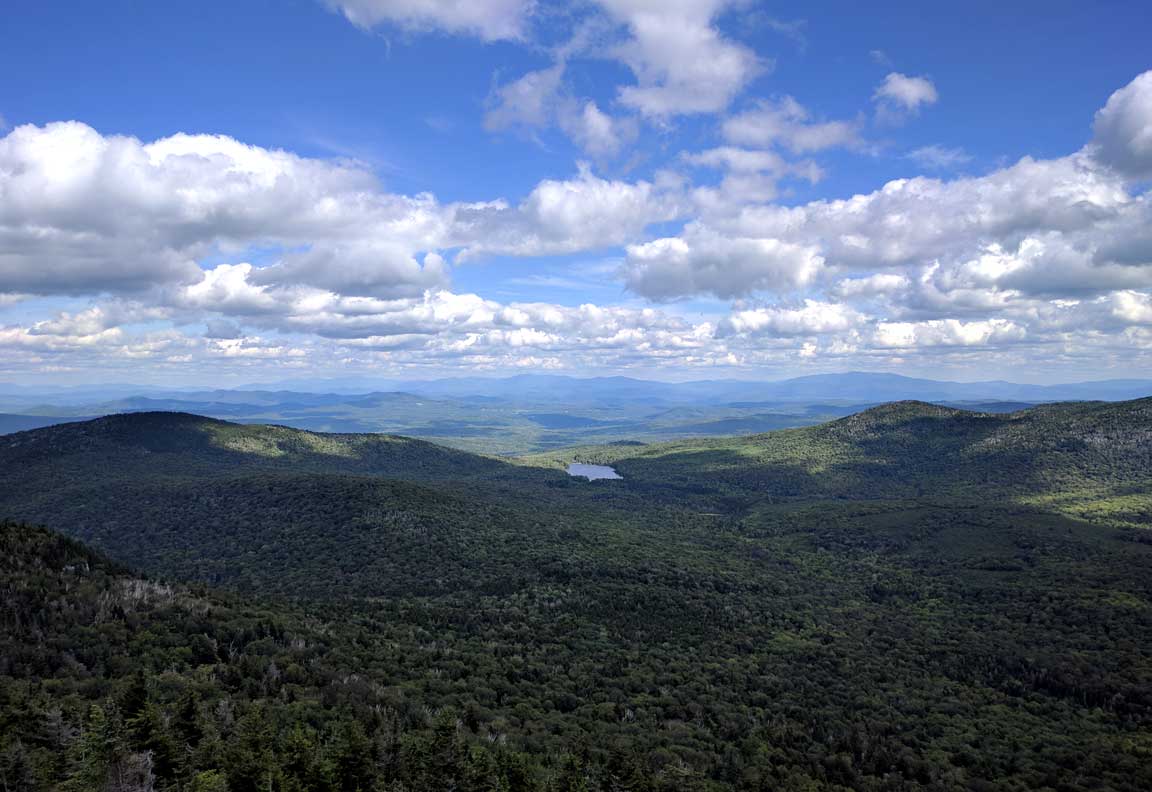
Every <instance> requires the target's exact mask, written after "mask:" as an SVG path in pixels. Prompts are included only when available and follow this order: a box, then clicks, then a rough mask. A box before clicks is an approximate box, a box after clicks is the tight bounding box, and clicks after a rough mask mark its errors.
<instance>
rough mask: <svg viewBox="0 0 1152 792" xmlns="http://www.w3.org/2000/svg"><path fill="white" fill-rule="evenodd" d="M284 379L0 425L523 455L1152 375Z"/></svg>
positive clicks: (992, 401) (20, 406)
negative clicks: (113, 424) (156, 430)
mask: <svg viewBox="0 0 1152 792" xmlns="http://www.w3.org/2000/svg"><path fill="white" fill-rule="evenodd" d="M354 385H357V383H354V382H351V381H342V382H327V383H317V382H314V381H313V382H286V383H278V384H277V385H275V386H262V387H257V386H253V387H248V388H239V389H212V390H194V389H187V390H172V389H168V390H165V389H160V388H155V387H141V386H133V385H125V384H115V385H108V386H83V387H76V388H50V389H36V388H31V387H27V386H18V385H3V384H0V434H6V433H10V432H15V431H22V430H25V429H31V428H36V427H39V426H47V425H52V424H55V423H61V422H64V421H75V420H80V419H83V418H89V417H92V416H96V415H107V414H114V413H127V412H144V411H174V412H189V413H196V414H198V415H207V416H211V417H215V418H222V419H227V420H232V421H239V422H242V423H276V424H284V425H287V426H292V427H295V428H298V429H307V430H311V431H324V432H390V433H397V434H405V435H412V436H417V437H423V438H427V439H431V440H435V441H437V442H441V443H445V444H448V445H453V446H456V447H460V448H465V449H469V450H474V451H485V452H494V453H525V452H533V451H541V450H547V449H549V448H559V447H563V446H568V445H576V444H584V443H596V442H614V441H619V440H643V441H646V442H647V441H654V440H672V439H677V438H685V437H690V436H695V435H722V434H735V433H744V434H748V433H756V432H765V431H770V430H774V429H783V428H790V427H797V426H807V425H811V424H814V423H819V422H821V421H826V420H830V419H833V418H838V417H842V416H844V415H848V414H850V413H853V412H858V411H859V410H862V409H866V408H868V407H871V406H874V405H876V404H881V403H885V402H890V401H900V400H906V399H916V400H919V401H925V402H932V403H936V404H942V405H946V406H953V407H962V408H965V409H970V410H975V411H980V412H994V413H1006V412H1014V411H1017V410H1021V409H1025V408H1027V407H1029V406H1032V405H1035V404H1040V403H1046V402H1056V401H1090V400H1098V401H1122V400H1127V399H1134V398H1141V397H1143V396H1148V395H1150V394H1152V379H1114V380H1102V381H1097V382H1081V383H1070V384H1063V385H1027V384H1018V383H1011V382H1003V381H989V382H946V381H938V380H930V379H917V378H913V377H904V376H900V375H897V374H877V373H867V372H848V373H843V374H817V375H812V376H807V377H798V378H795V379H788V380H782V381H778V382H747V381H740V380H701V381H696V382H678V383H671V382H657V381H651V380H640V379H633V378H629V377H592V378H578V377H569V376H561V375H549V374H524V375H517V376H513V377H502V378H485V377H463V378H455V379H441V380H413V381H390V382H360V383H358V385H359V387H358V389H357V388H355V387H353V386H354Z"/></svg>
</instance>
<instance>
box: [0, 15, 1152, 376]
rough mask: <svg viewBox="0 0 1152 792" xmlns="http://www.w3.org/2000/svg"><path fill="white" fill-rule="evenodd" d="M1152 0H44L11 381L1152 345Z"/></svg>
mask: <svg viewBox="0 0 1152 792" xmlns="http://www.w3.org/2000/svg"><path fill="white" fill-rule="evenodd" d="M1150 34H1152V23H1150V22H1149V19H1148V15H1147V7H1146V4H1145V3H1141V2H1108V3H1101V4H1093V5H1091V6H1088V5H1086V4H1082V3H1075V4H1074V3H1062V2H1057V3H1013V4H1008V5H1005V4H1003V3H997V4H992V3H979V2H978V3H973V4H966V5H965V7H964V10H963V13H961V12H960V11H957V10H949V9H929V10H925V9H924V7H923V4H912V3H877V4H869V7H868V8H866V9H864V8H862V7H861V6H860V4H858V3H848V2H840V3H835V2H821V3H803V4H801V3H760V2H739V1H736V2H726V1H725V0H661V1H660V2H657V0H596V2H592V1H591V0H589V2H582V3H552V2H546V1H545V0H540V1H539V2H530V0H472V1H471V2H467V3H462V2H459V1H458V0H330V1H329V2H320V0H289V1H288V2H276V3H272V2H264V1H261V0H243V1H241V2H228V3H225V2H205V3H201V4H196V5H195V7H192V6H189V5H187V4H168V3H165V4H154V3H140V2H127V1H125V0H119V1H117V0H112V1H111V2H105V3H100V4H94V3H80V2H75V3H64V2H53V1H52V0H48V1H46V2H41V3H35V4H24V5H22V6H21V7H20V8H19V9H18V10H15V11H11V12H10V13H8V14H6V20H5V26H4V29H3V32H0V381H8V382H24V383H49V382H52V383H76V384H81V383H93V382H110V381H135V382H141V383H153V384H171V385H184V384H200V383H204V382H214V383H215V384H220V385H227V384H238V383H249V382H261V381H275V380H280V379H298V378H301V377H313V378H318V379H319V378H326V377H341V378H347V377H381V378H388V377H403V378H414V377H431V376H451V375H454V374H467V375H474V374H485V373H490V374H507V373H516V372H523V371H554V372H559V373H571V374H589V375H590V374H605V373H624V374H631V375H634V376H644V377H653V378H660V379H700V378H715V377H737V378H754V379H776V378H783V377H788V376H796V375H802V374H808V373H818V372H827V371H843V370H860V369H864V370H875V371H891V372H897V373H904V374H910V375H919V376H933V377H941V378H953V379H990V378H1005V379H1012V380H1016V381H1032V382H1052V381H1069V380H1078V379H1094V378H1106V377H1133V376H1148V375H1152V207H1150V196H1149V193H1148V187H1149V184H1150V183H1152V71H1149V69H1152V61H1150V60H1149V50H1148V47H1147V41H1148V40H1149V38H1150Z"/></svg>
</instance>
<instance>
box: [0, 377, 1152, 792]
mask: <svg viewBox="0 0 1152 792" xmlns="http://www.w3.org/2000/svg"><path fill="white" fill-rule="evenodd" d="M570 461H584V462H598V463H604V464H611V465H613V466H614V467H615V468H616V470H618V471H619V472H620V474H621V475H622V476H623V479H621V480H618V481H594V482H588V481H582V480H576V479H572V478H570V477H568V476H567V475H566V474H565V473H564V472H563V466H564V465H565V464H566V463H567V462H570ZM0 517H2V518H4V519H5V521H4V522H3V524H2V527H0V542H2V546H3V553H2V554H0V592H2V596H0V620H2V621H3V632H2V637H0V640H2V641H3V646H2V647H0V789H4V790H5V792H8V791H9V790H12V791H15V790H105V789H107V790H118V791H119V790H125V791H126V790H150V789H151V790H161V791H169V790H170V791H178V792H191V791H195V792H207V791H208V790H212V791H213V792H220V791H221V790H229V791H230V792H248V791H249V790H251V791H252V792H257V790H260V791H263V790H282V791H283V792H289V791H294V790H348V791H349V792H352V791H353V790H361V791H362V792H368V790H390V791H392V792H402V791H403V792H416V791H417V790H429V791H431V790H461V791H462V792H463V791H464V790H508V791H509V792H512V791H513V790H540V791H541V792H545V791H553V790H555V791H556V792H560V791H561V790H563V791H564V792H569V791H572V790H587V792H600V791H607V790H651V791H652V792H656V791H657V790H716V791H717V792H718V791H719V790H729V789H735V790H777V789H781V790H848V789H861V790H889V789H891V790H919V789H925V790H928V789H931V790H945V789H949V790H950V789H971V790H1018V789H1051V790H1059V791H1060V792H1063V791H1065V790H1094V789H1112V790H1140V789H1152V575H1149V571H1150V569H1152V533H1150V532H1149V531H1150V528H1152V400H1147V399H1145V400H1138V401H1133V402H1124V403H1114V404H1104V403H1081V404H1060V405H1048V406H1044V407H1037V408H1033V409H1030V410H1025V411H1022V412H1018V413H1012V414H1007V415H991V414H982V413H971V412H966V411H963V410H955V409H949V408H943V407H935V406H932V405H927V404H922V403H915V402H904V403H898V404H892V405H886V406H884V407H879V408H875V409H872V410H868V411H866V412H863V413H860V414H858V415H854V416H850V417H848V418H844V419H840V420H837V421H833V422H831V423H828V424H824V425H820V426H815V427H806V428H801V429H790V430H784V431H779V432H771V433H768V434H763V435H754V436H750V437H740V438H709V439H706V440H700V441H678V442H674V443H660V444H649V445H644V444H638V443H616V444H610V445H604V446H595V447H586V448H575V449H566V450H561V451H556V452H551V453H548V454H545V455H540V456H536V457H527V458H523V459H519V460H508V459H501V458H495V457H485V456H480V455H474V454H469V453H464V452H462V451H456V450H451V449H446V448H442V447H440V446H436V445H432V444H429V443H425V442H421V441H418V440H410V439H407V438H401V437H392V436H384V435H324V434H315V433H309V432H304V431H298V430H292V429H286V428H282V427H267V426H238V425H235V424H229V423H226V422H223V421H214V420H210V419H203V418H198V417H195V416H189V415H182V414H174V413H143V414H135V415H121V416H110V417H108V418H103V419H97V420H95V421H88V422H82V423H74V424H63V425H59V426H53V427H49V428H45V429H37V430H33V431H30V432H22V433H17V434H13V435H9V436H6V437H3V438H0Z"/></svg>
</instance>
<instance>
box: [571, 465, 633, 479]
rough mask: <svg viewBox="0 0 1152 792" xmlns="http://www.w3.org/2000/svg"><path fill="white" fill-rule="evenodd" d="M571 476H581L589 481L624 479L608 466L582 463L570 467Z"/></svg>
mask: <svg viewBox="0 0 1152 792" xmlns="http://www.w3.org/2000/svg"><path fill="white" fill-rule="evenodd" d="M568 475H569V476H581V477H583V478H586V479H588V480H589V481H595V480H596V479H618V478H624V477H623V476H621V475H620V474H619V473H617V472H616V471H615V470H613V469H612V468H610V467H608V466H607V465H585V464H583V463H582V462H573V463H572V464H571V465H569V466H568Z"/></svg>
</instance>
